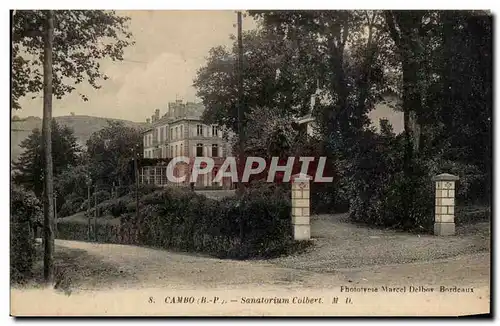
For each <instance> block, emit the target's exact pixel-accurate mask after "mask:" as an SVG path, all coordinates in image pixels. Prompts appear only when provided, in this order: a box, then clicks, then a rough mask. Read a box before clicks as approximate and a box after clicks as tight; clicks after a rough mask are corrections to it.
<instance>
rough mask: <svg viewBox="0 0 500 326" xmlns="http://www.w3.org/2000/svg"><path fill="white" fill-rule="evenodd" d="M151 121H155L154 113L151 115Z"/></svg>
mask: <svg viewBox="0 0 500 326" xmlns="http://www.w3.org/2000/svg"><path fill="white" fill-rule="evenodd" d="M151 122H153V123H155V122H156V120H155V115H154V114H153V115H152V116H151Z"/></svg>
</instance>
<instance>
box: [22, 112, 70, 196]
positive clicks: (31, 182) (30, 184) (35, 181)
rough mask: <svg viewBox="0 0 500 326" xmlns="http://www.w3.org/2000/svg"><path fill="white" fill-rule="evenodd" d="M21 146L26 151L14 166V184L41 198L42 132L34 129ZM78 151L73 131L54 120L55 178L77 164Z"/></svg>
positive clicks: (53, 151) (53, 156)
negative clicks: (31, 191)
mask: <svg viewBox="0 0 500 326" xmlns="http://www.w3.org/2000/svg"><path fill="white" fill-rule="evenodd" d="M20 146H21V148H23V149H24V152H23V153H22V154H21V155H20V157H19V159H18V160H17V161H16V162H14V163H13V164H12V170H13V171H14V182H15V183H17V184H20V185H23V186H24V187H25V188H26V189H29V190H33V191H34V193H35V194H36V195H37V196H38V197H40V196H41V195H42V191H43V178H44V177H43V167H44V161H43V157H44V156H43V146H42V133H41V131H40V130H39V129H34V130H33V131H32V133H31V134H30V135H29V136H28V138H26V139H25V140H24V141H23V142H22V143H21V145H20ZM78 151H79V147H78V144H77V143H76V138H75V136H74V134H73V130H71V129H70V128H68V127H66V126H61V125H59V124H58V123H57V122H56V121H55V120H52V161H53V166H54V175H55V176H57V175H59V174H60V173H62V172H63V171H64V170H65V169H66V168H69V167H71V166H73V165H75V164H76V163H77V159H78V157H77V152H78Z"/></svg>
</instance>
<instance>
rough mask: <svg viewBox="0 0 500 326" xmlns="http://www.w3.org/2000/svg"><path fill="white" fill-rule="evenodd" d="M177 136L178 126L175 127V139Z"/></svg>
mask: <svg viewBox="0 0 500 326" xmlns="http://www.w3.org/2000/svg"><path fill="white" fill-rule="evenodd" d="M177 138H179V128H178V127H175V139H177ZM176 153H177V152H176Z"/></svg>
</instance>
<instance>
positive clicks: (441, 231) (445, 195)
mask: <svg viewBox="0 0 500 326" xmlns="http://www.w3.org/2000/svg"><path fill="white" fill-rule="evenodd" d="M457 180H458V177H457V176H455V175H452V174H448V173H443V174H440V175H437V176H435V177H434V181H435V182H436V210H435V219H434V235H441V236H443V235H454V234H455V183H456V181H457Z"/></svg>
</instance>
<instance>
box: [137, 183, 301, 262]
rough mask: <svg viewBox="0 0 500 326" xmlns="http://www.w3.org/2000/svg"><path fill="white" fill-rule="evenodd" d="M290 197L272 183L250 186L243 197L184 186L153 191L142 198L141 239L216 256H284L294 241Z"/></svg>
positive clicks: (238, 257)
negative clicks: (205, 193) (210, 194)
mask: <svg viewBox="0 0 500 326" xmlns="http://www.w3.org/2000/svg"><path fill="white" fill-rule="evenodd" d="M288 196H289V194H288V193H287V192H285V191H283V190H282V189H281V186H276V185H275V186H266V187H262V188H252V189H249V191H248V192H247V194H246V195H245V197H244V198H242V200H241V201H240V200H239V199H237V198H224V199H223V200H220V201H218V200H213V199H208V198H206V197H205V196H202V195H198V194H196V193H193V192H192V191H189V190H187V189H183V188H167V189H165V190H161V191H156V192H154V193H151V194H149V195H147V196H144V197H142V198H141V204H142V205H144V209H143V210H142V211H141V216H142V219H143V224H142V226H141V229H140V241H141V242H142V243H144V244H147V245H151V246H156V247H163V248H175V249H178V250H185V251H196V252H205V253H208V254H212V255H215V256H217V257H220V258H236V259H245V258H250V257H262V258H263V257H271V256H276V255H279V254H283V253H285V252H286V250H288V248H289V245H290V243H291V242H293V241H292V240H291V217H290V202H289V199H288ZM270 248H273V249H270Z"/></svg>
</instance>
